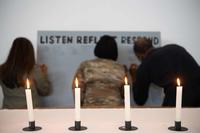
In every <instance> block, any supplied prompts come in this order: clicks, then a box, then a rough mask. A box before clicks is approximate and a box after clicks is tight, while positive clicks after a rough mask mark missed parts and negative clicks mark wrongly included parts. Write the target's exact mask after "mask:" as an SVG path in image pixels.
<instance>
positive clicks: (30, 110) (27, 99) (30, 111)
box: [25, 79, 35, 122]
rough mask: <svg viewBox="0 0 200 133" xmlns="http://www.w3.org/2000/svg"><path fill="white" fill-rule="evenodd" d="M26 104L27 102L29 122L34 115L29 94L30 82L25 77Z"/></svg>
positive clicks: (32, 119)
mask: <svg viewBox="0 0 200 133" xmlns="http://www.w3.org/2000/svg"><path fill="white" fill-rule="evenodd" d="M25 92H26V104H27V109H28V119H29V122H32V121H35V120H34V115H33V102H32V94H31V89H30V82H29V80H28V79H26V89H25Z"/></svg>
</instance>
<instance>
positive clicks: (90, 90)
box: [73, 59, 125, 107]
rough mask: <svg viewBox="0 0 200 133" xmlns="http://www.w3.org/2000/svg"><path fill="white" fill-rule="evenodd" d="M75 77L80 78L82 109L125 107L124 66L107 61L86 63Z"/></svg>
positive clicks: (95, 60)
mask: <svg viewBox="0 0 200 133" xmlns="http://www.w3.org/2000/svg"><path fill="white" fill-rule="evenodd" d="M75 77H77V78H78V80H79V84H80V88H81V103H82V107H117V106H122V105H123V85H124V77H125V69H124V66H123V65H121V64H119V63H117V62H115V61H112V60H107V59H94V60H89V61H84V62H82V63H81V64H80V67H79V68H78V70H77V72H76V74H75ZM75 77H74V78H75ZM73 88H74V87H73Z"/></svg>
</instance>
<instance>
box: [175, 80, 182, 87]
mask: <svg viewBox="0 0 200 133" xmlns="http://www.w3.org/2000/svg"><path fill="white" fill-rule="evenodd" d="M176 81H177V85H178V86H180V85H181V81H180V79H179V78H177V80H176Z"/></svg>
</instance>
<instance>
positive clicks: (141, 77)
mask: <svg viewBox="0 0 200 133" xmlns="http://www.w3.org/2000/svg"><path fill="white" fill-rule="evenodd" d="M147 68H148V67H147V66H145V64H141V65H140V66H139V68H138V69H137V73H136V80H135V83H133V96H134V100H135V102H136V104H138V105H144V104H145V102H146V101H147V98H148V91H149V85H150V80H149V75H148V73H149V71H148V70H147Z"/></svg>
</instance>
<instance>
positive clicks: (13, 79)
mask: <svg viewBox="0 0 200 133" xmlns="http://www.w3.org/2000/svg"><path fill="white" fill-rule="evenodd" d="M27 78H29V80H30V81H31V89H32V97H33V105H34V107H38V106H40V102H39V95H41V96H45V95H48V94H49V81H48V79H47V67H46V66H45V65H36V62H35V55H34V48H33V45H32V43H31V42H30V41H29V40H28V39H27V38H24V37H19V38H16V39H15V40H14V41H13V44H12V47H11V49H10V52H9V55H8V57H7V60H6V61H5V63H3V64H1V65H0V85H1V86H2V90H3V95H4V99H3V108H26V97H25V88H26V79H27Z"/></svg>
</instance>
